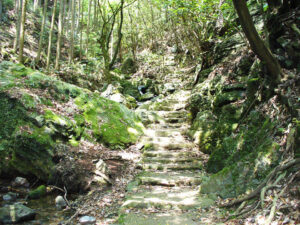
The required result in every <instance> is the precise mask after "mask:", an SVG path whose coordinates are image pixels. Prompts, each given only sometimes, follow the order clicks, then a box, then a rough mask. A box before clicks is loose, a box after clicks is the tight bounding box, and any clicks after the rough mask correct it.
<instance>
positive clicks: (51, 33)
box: [46, 0, 57, 70]
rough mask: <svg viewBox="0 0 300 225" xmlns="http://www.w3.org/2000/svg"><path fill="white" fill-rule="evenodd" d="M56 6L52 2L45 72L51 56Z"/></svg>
mask: <svg viewBox="0 0 300 225" xmlns="http://www.w3.org/2000/svg"><path fill="white" fill-rule="evenodd" d="M56 5H57V0H54V4H53V9H52V18H51V25H50V31H49V41H48V52H47V64H46V69H47V70H49V67H50V56H51V47H52V36H53V29H54V22H55V11H56Z"/></svg>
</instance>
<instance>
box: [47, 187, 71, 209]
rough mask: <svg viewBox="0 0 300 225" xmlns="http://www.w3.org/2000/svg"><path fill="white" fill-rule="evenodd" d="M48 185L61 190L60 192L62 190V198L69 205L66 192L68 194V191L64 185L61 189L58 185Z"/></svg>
mask: <svg viewBox="0 0 300 225" xmlns="http://www.w3.org/2000/svg"><path fill="white" fill-rule="evenodd" d="M49 187H50V188H53V189H56V190H59V191H61V192H63V193H64V200H65V201H66V203H67V205H68V206H69V207H70V203H69V201H68V199H67V194H68V192H67V189H66V187H65V186H64V189H62V188H60V187H56V186H54V185H49Z"/></svg>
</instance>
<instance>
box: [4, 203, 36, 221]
mask: <svg viewBox="0 0 300 225" xmlns="http://www.w3.org/2000/svg"><path fill="white" fill-rule="evenodd" d="M35 215H36V212H35V211H34V210H33V209H30V208H28V207H26V206H24V205H22V204H20V203H15V204H13V205H8V206H4V207H2V208H0V223H3V224H13V223H19V222H23V221H28V220H32V219H34V217H35Z"/></svg>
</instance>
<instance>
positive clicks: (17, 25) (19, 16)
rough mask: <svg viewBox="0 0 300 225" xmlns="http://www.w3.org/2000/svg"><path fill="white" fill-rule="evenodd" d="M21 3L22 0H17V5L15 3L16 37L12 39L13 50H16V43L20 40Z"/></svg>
mask: <svg viewBox="0 0 300 225" xmlns="http://www.w3.org/2000/svg"><path fill="white" fill-rule="evenodd" d="M22 4H23V1H22V0H17V5H16V15H17V24H16V38H15V40H14V52H17V50H18V44H19V40H20V26H21V14H22V8H21V7H22Z"/></svg>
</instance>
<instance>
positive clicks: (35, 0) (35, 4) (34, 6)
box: [33, 0, 40, 12]
mask: <svg viewBox="0 0 300 225" xmlns="http://www.w3.org/2000/svg"><path fill="white" fill-rule="evenodd" d="M39 4H40V1H39V0H34V1H33V11H34V12H35V11H36V10H37V8H38V6H39Z"/></svg>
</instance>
